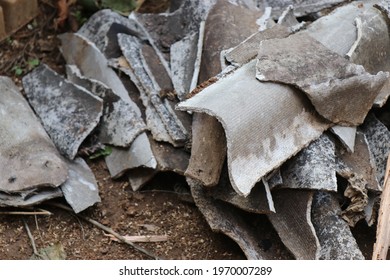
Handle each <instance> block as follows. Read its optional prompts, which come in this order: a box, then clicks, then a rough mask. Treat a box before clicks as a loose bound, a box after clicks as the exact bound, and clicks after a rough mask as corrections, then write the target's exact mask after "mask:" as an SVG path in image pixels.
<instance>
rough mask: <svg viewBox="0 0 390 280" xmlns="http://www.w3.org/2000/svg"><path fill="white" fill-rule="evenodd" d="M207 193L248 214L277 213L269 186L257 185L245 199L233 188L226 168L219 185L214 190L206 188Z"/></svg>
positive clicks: (260, 183)
mask: <svg viewBox="0 0 390 280" xmlns="http://www.w3.org/2000/svg"><path fill="white" fill-rule="evenodd" d="M225 167H226V166H225ZM205 192H206V194H207V195H209V196H211V197H213V198H214V199H218V200H221V201H224V202H227V203H229V204H231V205H234V206H236V207H237V208H239V209H242V210H244V211H247V212H251V213H257V214H269V213H272V212H275V208H274V203H273V199H272V195H271V192H270V190H269V186H268V184H263V183H262V182H259V183H257V184H256V185H255V186H254V187H253V189H252V191H251V193H250V194H249V195H248V196H247V197H244V196H242V195H239V194H238V193H237V192H235V191H234V189H233V188H232V186H231V184H230V182H229V177H228V173H227V170H226V168H224V170H223V173H222V175H221V179H220V181H219V183H218V185H217V186H215V187H212V188H205Z"/></svg>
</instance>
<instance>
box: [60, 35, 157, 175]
mask: <svg viewBox="0 0 390 280" xmlns="http://www.w3.org/2000/svg"><path fill="white" fill-rule="evenodd" d="M59 38H60V39H61V43H62V53H63V55H64V58H65V60H66V61H67V63H68V64H74V65H76V66H77V67H78V68H79V69H80V71H81V74H82V75H83V76H85V77H87V78H90V79H95V80H98V81H100V82H102V83H103V84H104V85H106V86H107V87H109V88H111V89H112V91H113V92H114V93H115V94H116V95H118V96H119V97H120V98H121V99H123V100H124V101H125V102H127V103H129V104H131V106H132V108H133V109H134V111H135V112H136V113H137V115H138V116H141V110H140V109H139V108H138V106H137V105H136V104H135V103H134V102H133V101H132V100H131V99H130V97H129V93H128V91H127V90H126V88H125V87H124V85H123V83H122V81H121V80H120V79H119V77H118V76H117V74H116V73H115V72H114V70H112V69H111V68H110V67H109V66H108V61H107V59H106V58H105V57H104V55H103V54H102V53H101V52H100V51H99V49H98V48H97V47H96V46H95V45H94V44H93V43H92V42H90V41H88V40H87V39H85V38H83V37H82V36H80V35H77V34H71V33H66V34H62V35H61V36H59ZM105 160H106V163H107V167H108V169H109V171H110V174H111V176H112V177H114V178H117V177H119V176H121V175H122V174H123V173H124V172H126V171H127V170H129V169H133V168H137V167H148V168H156V166H157V162H156V159H155V158H154V156H153V153H152V149H151V147H150V143H149V139H148V137H147V135H146V133H145V132H143V133H141V134H140V135H138V136H137V137H136V138H135V140H134V141H133V142H132V143H131V146H130V147H129V148H128V149H119V148H115V147H113V148H112V153H111V154H110V155H109V156H107V157H106V158H105Z"/></svg>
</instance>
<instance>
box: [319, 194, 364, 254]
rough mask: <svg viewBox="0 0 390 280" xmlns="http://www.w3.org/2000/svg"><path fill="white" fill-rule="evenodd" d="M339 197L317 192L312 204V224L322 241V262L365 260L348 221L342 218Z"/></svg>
mask: <svg viewBox="0 0 390 280" xmlns="http://www.w3.org/2000/svg"><path fill="white" fill-rule="evenodd" d="M340 214H341V209H340V206H339V204H338V201H337V197H335V195H333V194H331V193H327V192H320V191H319V192H317V193H316V194H315V195H314V200H313V204H312V222H313V225H314V228H315V230H316V233H317V237H318V240H319V241H320V245H321V250H320V257H319V258H320V259H321V260H362V259H364V257H363V254H362V252H361V251H360V249H359V247H358V245H357V243H356V240H355V238H354V237H353V235H352V233H351V230H350V229H349V226H348V224H347V222H346V221H344V220H343V219H342V218H341V217H340Z"/></svg>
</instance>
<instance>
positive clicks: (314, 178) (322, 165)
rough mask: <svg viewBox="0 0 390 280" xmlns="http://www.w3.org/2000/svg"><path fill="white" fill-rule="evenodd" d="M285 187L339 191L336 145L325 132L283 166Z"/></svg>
mask: <svg viewBox="0 0 390 280" xmlns="http://www.w3.org/2000/svg"><path fill="white" fill-rule="evenodd" d="M282 177H283V182H285V185H284V186H283V187H285V188H293V189H317V190H327V191H337V180H336V159H335V145H334V143H333V140H332V139H331V138H330V137H329V136H327V135H326V134H323V135H322V136H321V137H320V138H319V139H317V140H315V141H313V142H312V143H310V145H309V146H308V147H306V148H304V149H303V150H302V151H300V152H299V153H298V154H297V155H296V156H295V157H293V158H292V159H290V160H289V161H288V162H287V163H286V164H285V165H284V166H283V168H282Z"/></svg>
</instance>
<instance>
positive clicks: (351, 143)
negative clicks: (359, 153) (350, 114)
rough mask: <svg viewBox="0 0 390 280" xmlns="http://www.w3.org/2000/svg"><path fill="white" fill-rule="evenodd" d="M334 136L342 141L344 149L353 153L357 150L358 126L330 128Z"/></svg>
mask: <svg viewBox="0 0 390 280" xmlns="http://www.w3.org/2000/svg"><path fill="white" fill-rule="evenodd" d="M330 130H331V131H332V132H333V134H334V135H336V136H337V138H338V139H339V140H340V141H341V143H342V144H343V145H344V147H345V148H346V149H347V150H348V151H349V152H351V153H353V152H354V150H355V138H356V130H357V127H356V126H341V125H335V126H333V127H331V128H330Z"/></svg>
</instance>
